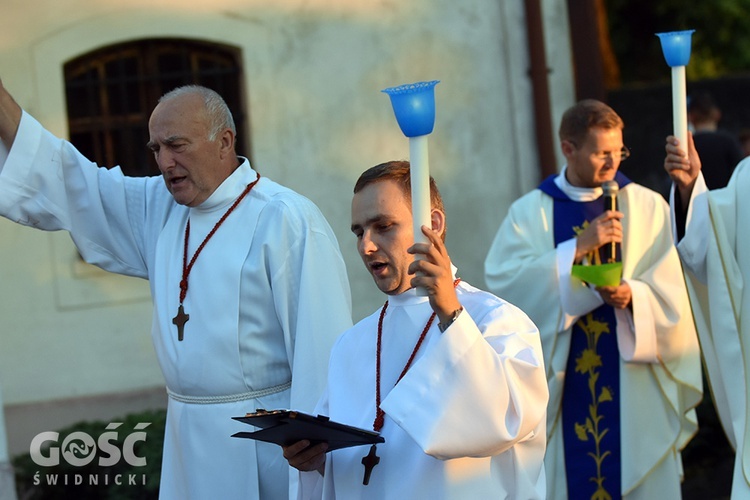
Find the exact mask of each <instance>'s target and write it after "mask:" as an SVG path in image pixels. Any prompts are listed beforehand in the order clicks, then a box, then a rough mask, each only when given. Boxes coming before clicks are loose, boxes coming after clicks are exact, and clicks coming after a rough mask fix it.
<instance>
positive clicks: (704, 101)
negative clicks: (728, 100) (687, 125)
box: [688, 90, 719, 123]
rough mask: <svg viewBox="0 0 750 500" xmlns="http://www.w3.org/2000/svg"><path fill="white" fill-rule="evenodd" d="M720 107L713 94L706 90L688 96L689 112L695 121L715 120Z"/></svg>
mask: <svg viewBox="0 0 750 500" xmlns="http://www.w3.org/2000/svg"><path fill="white" fill-rule="evenodd" d="M718 109H719V107H718V106H717V105H716V103H715V102H714V99H713V97H712V96H711V94H710V93H709V92H707V91H705V90H699V91H696V92H693V93H692V94H690V96H689V97H688V113H690V119H691V120H692V121H693V122H698V123H704V122H707V121H713V120H715V119H716V111H718Z"/></svg>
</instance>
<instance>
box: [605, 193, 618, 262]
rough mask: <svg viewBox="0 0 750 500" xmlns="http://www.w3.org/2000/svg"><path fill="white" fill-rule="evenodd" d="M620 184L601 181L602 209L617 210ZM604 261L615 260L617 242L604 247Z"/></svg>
mask: <svg viewBox="0 0 750 500" xmlns="http://www.w3.org/2000/svg"><path fill="white" fill-rule="evenodd" d="M619 190H620V186H619V185H618V184H617V181H605V182H603V183H602V191H604V193H603V194H602V196H604V210H605V211H607V210H617V192H618V191H619ZM604 261H605V262H607V263H610V262H617V243H615V242H614V241H613V242H612V243H611V244H610V245H607V246H606V247H605V248H604Z"/></svg>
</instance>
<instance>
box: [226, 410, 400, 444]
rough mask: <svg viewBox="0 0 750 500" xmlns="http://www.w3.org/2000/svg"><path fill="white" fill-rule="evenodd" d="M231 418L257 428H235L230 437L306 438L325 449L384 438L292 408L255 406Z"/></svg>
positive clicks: (281, 440)
mask: <svg viewBox="0 0 750 500" xmlns="http://www.w3.org/2000/svg"><path fill="white" fill-rule="evenodd" d="M232 418H233V419H234V420H238V421H240V422H243V423H246V424H250V425H253V426H255V427H260V428H261V430H259V431H255V432H237V433H235V434H232V437H238V438H247V439H256V440H258V441H265V442H267V443H275V444H278V445H281V446H288V445H290V444H293V443H296V442H297V441H301V440H303V439H307V440H309V441H310V442H311V443H312V444H317V443H322V442H326V443H328V451H332V450H338V449H340V448H348V447H350V446H360V445H365V444H377V443H384V442H385V439H384V438H383V437H382V436H381V435H380V434H379V433H377V432H374V431H368V430H366V429H360V428H358V427H352V426H350V425H345V424H341V423H338V422H333V421H331V420H330V419H329V418H328V417H326V416H323V415H318V416H313V415H309V414H307V413H302V412H300V411H294V410H271V411H266V410H262V409H259V410H257V411H256V412H255V413H248V414H247V415H245V416H244V417H232Z"/></svg>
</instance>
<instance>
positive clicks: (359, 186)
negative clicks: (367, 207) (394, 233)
mask: <svg viewBox="0 0 750 500" xmlns="http://www.w3.org/2000/svg"><path fill="white" fill-rule="evenodd" d="M387 180H392V181H394V182H396V184H398V186H399V187H400V188H401V192H402V193H403V194H404V198H406V200H407V201H409V202H411V165H410V164H409V162H408V161H405V160H395V161H388V162H385V163H381V164H380V165H375V166H374V167H370V168H368V169H367V170H365V171H364V172H362V175H360V176H359V179H357V182H356V183H355V184H354V194H357V193H359V192H360V191H362V190H363V189H364V188H365V187H367V186H369V185H370V184H375V183H376V182H382V181H387ZM430 208H433V209H437V210H440V211H441V212H443V214H445V206H444V205H443V197H442V196H441V195H440V191H439V190H438V187H437V184H436V183H435V179H433V178H432V176H430ZM446 218H447V217H446ZM447 227H448V225H447V222H446V224H445V229H446V230H447ZM445 233H446V231H443V240H445Z"/></svg>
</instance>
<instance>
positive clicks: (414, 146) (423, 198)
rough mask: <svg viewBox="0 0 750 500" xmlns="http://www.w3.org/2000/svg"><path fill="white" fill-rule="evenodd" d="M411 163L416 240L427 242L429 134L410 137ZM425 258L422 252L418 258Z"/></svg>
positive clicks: (424, 292)
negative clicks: (425, 229) (425, 230)
mask: <svg viewBox="0 0 750 500" xmlns="http://www.w3.org/2000/svg"><path fill="white" fill-rule="evenodd" d="M409 163H410V164H411V168H410V172H411V213H412V218H413V221H414V222H413V224H414V226H413V227H414V242H415V243H427V242H428V241H429V240H428V239H427V236H425V234H424V233H423V232H422V226H427V227H432V222H431V217H430V212H431V210H430V163H429V157H428V153H427V136H426V135H419V136H416V137H410V138H409ZM422 258H424V257H423V256H422V255H421V254H417V255H416V256H415V259H416V260H420V259H422ZM417 295H420V296H426V295H427V290H425V289H424V288H422V287H417Z"/></svg>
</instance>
